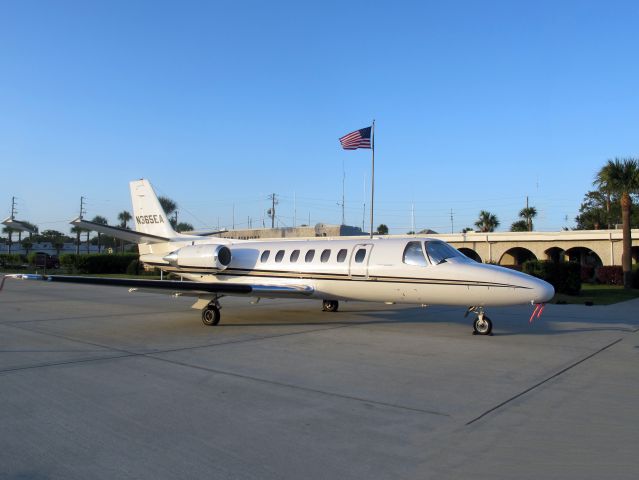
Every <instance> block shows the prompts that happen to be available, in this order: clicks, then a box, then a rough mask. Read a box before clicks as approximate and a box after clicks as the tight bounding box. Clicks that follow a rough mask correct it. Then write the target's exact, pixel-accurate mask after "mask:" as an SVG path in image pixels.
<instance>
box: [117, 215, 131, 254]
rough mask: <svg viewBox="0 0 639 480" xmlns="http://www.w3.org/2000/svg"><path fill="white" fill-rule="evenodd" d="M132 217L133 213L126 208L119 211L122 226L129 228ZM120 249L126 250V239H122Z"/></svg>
mask: <svg viewBox="0 0 639 480" xmlns="http://www.w3.org/2000/svg"><path fill="white" fill-rule="evenodd" d="M131 218H132V217H131V214H130V213H129V212H127V211H126V210H122V211H121V212H120V213H118V220H120V227H122V228H129V227H128V223H129V220H131ZM120 249H121V250H122V251H123V252H124V240H121V241H120Z"/></svg>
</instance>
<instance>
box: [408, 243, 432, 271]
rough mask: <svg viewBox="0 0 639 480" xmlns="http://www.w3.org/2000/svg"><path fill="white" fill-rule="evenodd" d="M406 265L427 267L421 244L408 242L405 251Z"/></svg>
mask: <svg viewBox="0 0 639 480" xmlns="http://www.w3.org/2000/svg"><path fill="white" fill-rule="evenodd" d="M404 263H405V264H407V265H417V266H420V267H425V266H426V265H427V263H426V257H424V251H423V250H422V244H421V242H408V243H407V244H406V248H405V249H404Z"/></svg>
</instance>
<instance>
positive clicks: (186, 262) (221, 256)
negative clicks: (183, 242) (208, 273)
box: [164, 245, 231, 270]
mask: <svg viewBox="0 0 639 480" xmlns="http://www.w3.org/2000/svg"><path fill="white" fill-rule="evenodd" d="M164 260H166V261H167V262H169V264H170V265H172V266H174V267H182V268H184V267H192V268H212V269H214V270H224V269H226V267H228V266H229V265H230V263H231V250H230V249H229V248H228V247H227V246H225V245H188V246H186V247H182V248H180V249H179V250H175V251H174V252H171V253H169V254H168V255H167V256H165V257H164Z"/></svg>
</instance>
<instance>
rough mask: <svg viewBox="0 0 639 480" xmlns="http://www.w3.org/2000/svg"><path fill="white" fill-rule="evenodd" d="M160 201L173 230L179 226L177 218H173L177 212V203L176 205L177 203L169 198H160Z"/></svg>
mask: <svg viewBox="0 0 639 480" xmlns="http://www.w3.org/2000/svg"><path fill="white" fill-rule="evenodd" d="M158 201H159V202H160V205H161V206H162V210H164V213H166V218H168V219H169V223H170V224H171V226H172V227H173V228H175V227H176V224H177V218H171V214H173V213H174V212H175V211H176V210H177V208H178V206H177V203H175V201H173V200H171V199H170V198H169V197H158ZM176 217H177V215H176Z"/></svg>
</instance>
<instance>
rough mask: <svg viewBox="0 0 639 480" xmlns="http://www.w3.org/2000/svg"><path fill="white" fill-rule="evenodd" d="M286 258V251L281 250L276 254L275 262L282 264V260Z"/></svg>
mask: <svg viewBox="0 0 639 480" xmlns="http://www.w3.org/2000/svg"><path fill="white" fill-rule="evenodd" d="M283 258H284V250H279V251H278V252H277V253H276V254H275V261H276V262H277V263H280V262H281V261H282V259H283Z"/></svg>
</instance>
